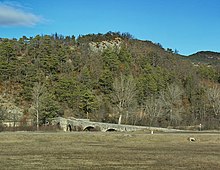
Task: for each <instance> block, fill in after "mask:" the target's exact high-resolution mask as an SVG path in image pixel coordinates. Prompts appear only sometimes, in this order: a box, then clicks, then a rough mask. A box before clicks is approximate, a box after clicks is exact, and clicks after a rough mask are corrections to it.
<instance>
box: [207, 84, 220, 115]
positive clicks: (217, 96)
mask: <svg viewBox="0 0 220 170" xmlns="http://www.w3.org/2000/svg"><path fill="white" fill-rule="evenodd" d="M207 99H208V102H209V104H210V106H211V108H212V111H213V112H214V114H215V115H216V116H217V115H218V114H219V113H220V89H219V88H218V87H217V86H214V87H211V88H209V89H207Z"/></svg>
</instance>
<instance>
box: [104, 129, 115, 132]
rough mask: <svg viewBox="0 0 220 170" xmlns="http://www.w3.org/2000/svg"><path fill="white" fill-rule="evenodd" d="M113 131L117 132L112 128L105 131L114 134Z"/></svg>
mask: <svg viewBox="0 0 220 170" xmlns="http://www.w3.org/2000/svg"><path fill="white" fill-rule="evenodd" d="M115 131H117V130H116V129H114V128H109V129H107V130H106V132H115Z"/></svg>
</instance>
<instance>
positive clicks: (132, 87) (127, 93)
mask: <svg viewBox="0 0 220 170" xmlns="http://www.w3.org/2000/svg"><path fill="white" fill-rule="evenodd" d="M135 95H136V84H135V82H134V78H133V77H132V76H128V77H125V76H124V75H122V74H121V76H120V77H119V78H115V81H114V83H113V93H112V96H111V99H112V102H113V104H114V105H115V106H116V108H117V111H118V114H119V115H120V119H121V118H122V115H123V113H125V112H126V111H127V113H128V109H129V107H131V106H132V104H133V103H135ZM127 117H128V116H127Z"/></svg>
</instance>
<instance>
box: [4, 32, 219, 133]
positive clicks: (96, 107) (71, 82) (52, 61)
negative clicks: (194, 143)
mask: <svg viewBox="0 0 220 170" xmlns="http://www.w3.org/2000/svg"><path fill="white" fill-rule="evenodd" d="M117 37H120V38H121V39H122V40H123V44H122V45H121V48H120V50H119V51H118V50H114V48H109V49H106V50H105V51H104V52H100V53H93V52H91V51H90V49H89V45H88V44H89V43H90V42H100V41H110V40H112V39H114V38H117ZM0 87H1V88H0V90H1V94H2V96H3V94H4V97H5V98H8V99H12V98H13V101H14V103H15V104H16V105H17V106H18V107H20V108H23V110H24V115H23V117H26V118H27V117H29V118H33V119H34V120H35V123H36V124H37V125H41V124H44V123H45V122H46V121H47V120H49V119H50V118H53V117H56V116H64V117H77V118H90V119H92V120H95V121H103V122H112V123H117V122H118V119H119V117H121V121H122V123H125V124H135V125H146V126H159V127H168V126H172V127H181V126H193V125H198V124H200V123H201V124H202V125H203V126H204V128H206V129H213V128H219V123H220V114H219V112H220V88H219V69H218V68H216V67H209V66H206V65H200V66H198V67H195V66H193V65H192V64H191V63H190V62H189V61H182V60H181V59H180V57H179V55H178V54H177V53H170V52H169V51H167V50H165V49H163V48H162V46H161V45H157V44H154V43H152V42H150V41H140V40H137V39H134V37H133V36H132V35H130V34H129V33H114V32H108V33H106V34H89V35H84V36H82V35H80V36H79V37H77V38H75V36H62V35H58V34H57V33H56V34H54V35H37V36H35V37H30V38H27V37H25V36H23V37H22V38H20V39H5V38H4V39H0ZM0 109H1V110H0V111H1V112H0V114H1V117H2V119H3V118H4V117H5V116H6V117H7V114H5V110H4V108H0ZM3 113H4V114H3ZM3 115H4V116H3Z"/></svg>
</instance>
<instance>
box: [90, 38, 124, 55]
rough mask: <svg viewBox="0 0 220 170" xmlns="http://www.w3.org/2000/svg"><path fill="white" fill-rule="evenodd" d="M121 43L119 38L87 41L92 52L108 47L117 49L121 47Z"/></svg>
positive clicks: (101, 50)
mask: <svg viewBox="0 0 220 170" xmlns="http://www.w3.org/2000/svg"><path fill="white" fill-rule="evenodd" d="M121 45H122V40H121V38H115V39H114V40H111V41H101V42H91V43H89V48H90V50H91V51H92V52H95V53H99V52H103V51H104V50H106V49H109V48H111V49H114V50H116V51H118V50H120V49H121Z"/></svg>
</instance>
